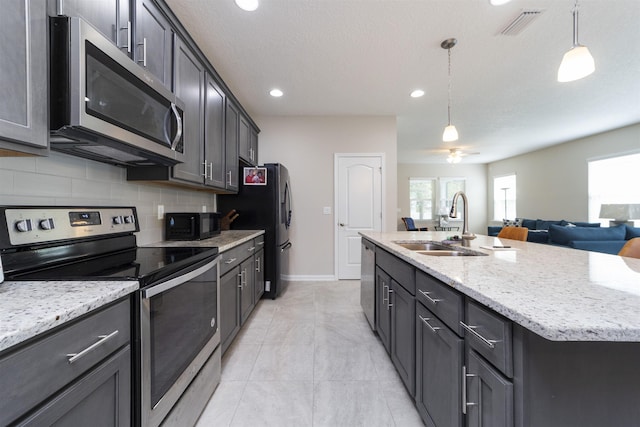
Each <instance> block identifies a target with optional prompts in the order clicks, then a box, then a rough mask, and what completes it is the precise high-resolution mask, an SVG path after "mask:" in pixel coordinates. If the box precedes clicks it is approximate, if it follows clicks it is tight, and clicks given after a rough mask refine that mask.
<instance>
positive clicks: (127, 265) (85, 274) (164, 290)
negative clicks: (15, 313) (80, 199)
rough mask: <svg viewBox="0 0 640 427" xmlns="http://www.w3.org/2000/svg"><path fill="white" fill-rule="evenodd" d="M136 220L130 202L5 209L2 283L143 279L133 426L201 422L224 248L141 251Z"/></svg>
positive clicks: (216, 354) (215, 372)
mask: <svg viewBox="0 0 640 427" xmlns="http://www.w3.org/2000/svg"><path fill="white" fill-rule="evenodd" d="M138 224H139V223H138V216H137V212H136V209H135V208H134V207H46V206H4V207H0V251H2V262H3V265H4V271H5V279H6V280H30V281H34V280H37V281H48V280H91V281H96V280H119V279H122V280H137V281H138V282H139V284H140V290H139V291H138V292H136V293H135V295H134V296H133V298H132V313H134V314H133V319H132V327H133V331H132V337H134V345H133V347H134V358H133V359H134V360H133V361H132V367H133V378H134V381H133V389H132V396H133V401H132V413H133V414H134V419H133V420H132V422H133V424H134V425H141V426H145V427H146V426H157V425H160V423H162V422H163V421H165V424H170V423H169V421H170V420H171V419H175V420H176V421H177V422H178V423H180V424H181V425H186V424H183V423H184V422H185V420H184V419H179V418H180V417H178V418H176V417H175V416H174V417H172V416H171V411H174V412H176V413H179V414H185V413H187V414H190V415H191V416H192V417H195V418H196V419H197V416H198V414H199V413H200V411H201V410H202V409H203V407H204V404H206V401H207V400H208V398H209V396H210V395H211V394H212V393H213V391H214V389H215V387H216V386H217V384H218V383H219V381H220V349H219V343H220V329H219V325H218V313H219V311H220V302H219V273H218V259H217V256H218V250H217V248H197V247H138V246H137V244H136V237H135V234H134V233H135V232H138V231H139V230H140V228H139V225H138ZM45 286H46V285H45ZM201 375H207V376H208V377H210V378H208V377H207V378H199V379H198V380H197V381H196V378H198V377H199V376H201ZM190 387H197V390H195V391H193V390H192V391H191V392H189V388H190ZM194 414H195V415H194ZM194 421H195V420H194Z"/></svg>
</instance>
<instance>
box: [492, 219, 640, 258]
mask: <svg viewBox="0 0 640 427" xmlns="http://www.w3.org/2000/svg"><path fill="white" fill-rule="evenodd" d="M520 225H521V226H522V227H527V228H528V229H529V236H528V237H527V241H529V242H532V243H545V244H551V245H557V246H567V247H570V248H574V249H582V250H586V251H594V252H603V253H608V254H614V255H615V254H617V253H618V252H619V251H620V249H622V247H623V246H624V244H625V243H626V242H627V240H629V239H631V238H633V237H640V228H639V227H631V226H628V225H624V224H621V225H618V226H615V227H600V223H589V222H575V221H572V222H569V221H565V220H560V221H549V220H540V219H538V220H531V219H524V218H523V219H522V220H521V221H520ZM501 229H502V227H493V226H492V227H489V228H488V234H489V235H490V236H497V235H498V233H499V232H500V230H501Z"/></svg>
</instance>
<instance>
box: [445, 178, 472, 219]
mask: <svg viewBox="0 0 640 427" xmlns="http://www.w3.org/2000/svg"><path fill="white" fill-rule="evenodd" d="M458 191H465V179H464V178H440V209H439V212H438V213H439V214H441V215H444V214H446V215H449V212H450V210H451V203H453V196H454V195H455V194H456V193H457V192H458ZM463 219H464V203H463V202H462V201H458V212H457V217H456V220H463Z"/></svg>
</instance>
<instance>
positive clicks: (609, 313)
mask: <svg viewBox="0 0 640 427" xmlns="http://www.w3.org/2000/svg"><path fill="white" fill-rule="evenodd" d="M360 234H361V235H362V236H364V237H366V238H367V239H369V240H371V241H373V242H375V243H376V244H377V245H378V246H381V247H383V248H385V249H387V250H389V251H390V252H392V253H394V254H395V255H397V256H398V257H400V258H401V259H403V260H405V261H407V262H408V263H410V264H412V265H414V266H415V267H417V268H418V269H420V270H422V271H425V272H427V273H429V274H431V275H432V276H434V277H436V278H438V279H440V280H441V281H443V282H444V283H446V284H448V285H450V286H451V287H453V288H455V289H457V290H459V291H460V292H462V293H463V294H466V295H468V296H470V297H471V298H473V299H475V300H476V301H478V302H480V303H482V304H484V305H486V306H487V307H490V308H491V309H493V310H494V311H496V312H498V313H500V314H502V315H504V316H505V317H507V318H509V319H511V320H512V321H514V322H516V323H518V324H520V325H522V326H523V327H525V328H526V329H528V330H530V331H532V332H534V333H536V334H538V335H540V336H542V337H543V338H546V339H549V340H553V341H627V342H640V259H633V258H627V257H620V256H617V255H608V254H603V253H598V252H589V251H582V250H577V249H571V248H564V247H558V246H553V245H546V244H537V243H528V242H519V241H514V240H506V239H498V238H497V237H488V236H478V237H477V238H476V239H475V240H472V241H471V246H470V249H473V250H477V251H480V252H484V253H487V254H488V256H470V257H438V256H428V255H421V254H417V253H415V252H413V251H411V250H408V249H405V248H403V247H401V246H399V245H397V244H395V243H393V242H394V241H398V240H435V241H441V240H443V239H445V238H446V237H447V236H449V235H451V232H406V231H404V232H392V233H376V232H362V233H360ZM500 244H504V245H510V246H512V249H513V250H495V251H492V250H487V249H482V248H480V246H493V245H500Z"/></svg>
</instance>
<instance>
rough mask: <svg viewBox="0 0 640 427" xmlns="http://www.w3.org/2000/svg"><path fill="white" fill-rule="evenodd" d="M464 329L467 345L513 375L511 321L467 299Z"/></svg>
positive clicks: (506, 373) (506, 372) (503, 370)
mask: <svg viewBox="0 0 640 427" xmlns="http://www.w3.org/2000/svg"><path fill="white" fill-rule="evenodd" d="M466 319H467V321H466V322H460V324H461V325H462V326H463V328H464V329H465V336H466V337H467V343H468V345H469V346H470V347H471V348H473V349H474V350H475V351H477V352H478V353H479V354H481V355H482V356H484V357H485V358H486V359H487V360H488V361H489V362H490V363H491V364H492V365H493V366H495V367H496V368H498V369H499V370H500V371H501V372H502V373H503V374H504V375H506V376H507V377H509V378H512V377H513V345H512V331H511V321H509V320H508V319H505V318H503V317H501V316H500V315H499V314H497V313H494V312H492V311H489V310H488V309H486V308H484V307H482V306H480V305H479V304H476V303H474V302H472V301H467V318H466Z"/></svg>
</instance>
